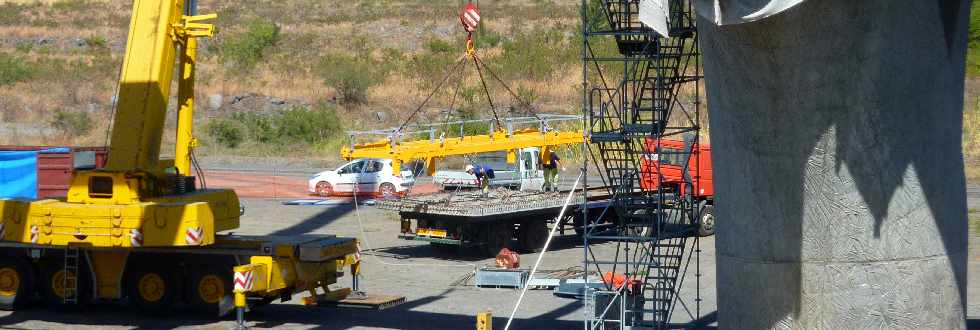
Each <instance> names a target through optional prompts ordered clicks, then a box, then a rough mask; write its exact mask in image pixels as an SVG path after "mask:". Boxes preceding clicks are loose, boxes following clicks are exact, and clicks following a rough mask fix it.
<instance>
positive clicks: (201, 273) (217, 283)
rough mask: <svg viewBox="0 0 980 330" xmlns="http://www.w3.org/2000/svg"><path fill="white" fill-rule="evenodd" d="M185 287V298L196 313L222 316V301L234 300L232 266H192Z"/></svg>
mask: <svg viewBox="0 0 980 330" xmlns="http://www.w3.org/2000/svg"><path fill="white" fill-rule="evenodd" d="M189 267H190V268H192V269H190V270H189V271H188V276H187V283H186V284H187V285H185V286H184V290H185V291H184V298H185V300H186V302H187V304H188V305H190V306H191V308H193V309H194V310H195V311H198V312H201V313H205V314H210V313H215V314H220V310H219V308H220V306H221V303H222V301H228V300H230V299H234V294H233V291H232V290H233V287H232V283H231V279H232V278H233V277H234V275H233V274H232V272H231V266H230V265H224V264H223V263H215V264H212V265H191V266H189Z"/></svg>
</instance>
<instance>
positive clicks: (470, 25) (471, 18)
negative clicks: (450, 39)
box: [459, 2, 480, 32]
mask: <svg viewBox="0 0 980 330" xmlns="http://www.w3.org/2000/svg"><path fill="white" fill-rule="evenodd" d="M459 21H460V22H461V23H463V29H464V30H466V32H473V31H476V27H477V26H478V25H480V9H479V8H477V7H476V5H474V4H473V3H472V2H470V3H468V4H466V7H463V11H462V12H460V13H459Z"/></svg>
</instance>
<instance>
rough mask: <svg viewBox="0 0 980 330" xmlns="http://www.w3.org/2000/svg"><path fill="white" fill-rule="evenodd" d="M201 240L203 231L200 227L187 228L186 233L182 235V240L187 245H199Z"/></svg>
mask: <svg viewBox="0 0 980 330" xmlns="http://www.w3.org/2000/svg"><path fill="white" fill-rule="evenodd" d="M202 238H204V230H202V229H201V228H200V227H198V228H187V232H186V233H185V234H184V240H185V241H187V245H201V239H202Z"/></svg>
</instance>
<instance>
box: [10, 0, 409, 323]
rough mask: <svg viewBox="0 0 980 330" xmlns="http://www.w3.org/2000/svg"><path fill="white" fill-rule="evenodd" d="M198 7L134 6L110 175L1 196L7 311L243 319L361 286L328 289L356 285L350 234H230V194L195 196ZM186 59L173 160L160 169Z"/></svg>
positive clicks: (147, 2)
mask: <svg viewBox="0 0 980 330" xmlns="http://www.w3.org/2000/svg"><path fill="white" fill-rule="evenodd" d="M195 8H196V3H195V1H194V0H187V1H185V0H134V2H133V13H132V20H131V22H130V30H129V39H128V42H127V46H126V54H125V59H124V62H123V68H122V75H121V77H120V82H119V94H118V105H117V109H116V114H115V119H114V121H113V126H112V140H111V144H110V146H109V147H110V149H109V150H110V151H109V159H108V163H107V165H106V166H105V168H102V169H97V170H91V171H79V172H77V173H75V175H74V178H73V181H72V182H71V186H70V189H69V191H68V196H67V198H64V199H59V200H39V201H27V200H0V307H2V308H5V309H12V308H14V307H18V306H22V305H23V304H24V303H26V302H28V301H29V300H31V299H32V298H33V296H34V293H35V292H40V295H41V297H42V298H43V299H44V300H45V301H46V302H47V303H49V304H51V305H55V306H70V305H77V304H84V303H87V302H93V301H118V300H123V299H126V300H128V301H129V302H130V303H131V304H133V305H135V306H137V307H139V308H141V309H144V310H147V311H151V312H162V311H167V310H169V309H170V308H171V307H172V306H174V304H175V303H177V302H181V301H182V302H184V303H186V304H188V305H190V306H192V307H195V308H197V309H201V310H205V311H214V312H218V313H219V314H223V313H224V312H228V311H230V310H231V308H232V307H233V306H234V307H237V308H238V310H239V316H241V312H242V310H243V309H244V308H246V307H247V304H248V303H249V302H258V303H268V302H271V301H272V300H273V299H275V298H282V299H283V300H286V299H289V298H290V297H291V296H292V295H293V294H294V293H297V292H303V291H307V292H309V293H310V295H311V296H310V297H309V298H306V300H305V302H307V303H310V304H314V303H325V302H336V301H339V300H341V299H344V298H345V297H346V296H347V295H348V294H350V293H351V292H352V289H350V288H345V289H341V290H333V291H331V290H329V289H328V288H327V286H328V285H330V284H334V283H336V282H337V278H338V277H340V276H342V275H343V267H345V266H349V267H350V273H351V276H352V277H353V278H354V280H353V281H352V282H353V284H352V285H353V286H354V288H353V290H356V286H357V282H356V276H357V274H358V271H359V265H360V263H359V261H358V259H357V258H356V255H357V253H358V247H357V242H356V241H355V240H354V239H353V238H341V237H335V236H330V235H321V236H296V237H269V236H235V235H231V234H221V232H222V231H228V230H232V229H235V228H238V227H239V217H240V215H241V214H242V212H243V210H241V209H240V207H239V201H238V197H237V195H236V194H235V192H234V191H231V190H222V189H210V188H206V187H205V188H198V187H195V182H196V180H195V177H193V176H192V175H191V161H192V150H193V148H194V146H195V145H196V142H195V140H194V138H193V134H192V130H191V127H192V120H193V106H194V66H195V51H196V44H197V43H196V39H197V38H201V37H210V36H212V35H213V33H214V27H213V25H211V24H208V23H205V21H207V20H210V19H213V18H215V17H216V15H213V14H212V15H197V14H196V12H195V11H196V10H195ZM178 60H179V62H180V67H179V72H178V75H179V77H178V79H177V80H178V100H179V102H180V107H179V110H178V111H179V114H178V125H177V146H176V159H175V160H162V159H160V144H161V138H162V134H163V126H164V121H165V112H166V109H167V104H168V101H169V99H170V87H171V82H172V81H173V80H174V77H173V74H174V65H175V62H177V61H178ZM318 288H319V289H321V290H322V293H320V292H318V291H317V289H318ZM398 301H400V298H397V297H392V298H391V299H388V300H386V301H385V303H386V304H392V303H396V302H398ZM232 302H234V304H232ZM240 319H241V318H240Z"/></svg>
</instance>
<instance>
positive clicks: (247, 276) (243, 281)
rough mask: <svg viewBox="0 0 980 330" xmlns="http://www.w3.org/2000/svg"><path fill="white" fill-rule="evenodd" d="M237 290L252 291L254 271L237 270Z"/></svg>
mask: <svg viewBox="0 0 980 330" xmlns="http://www.w3.org/2000/svg"><path fill="white" fill-rule="evenodd" d="M234 282H235V292H248V291H252V282H253V276H252V271H251V270H249V271H245V272H235V281H234Z"/></svg>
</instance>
